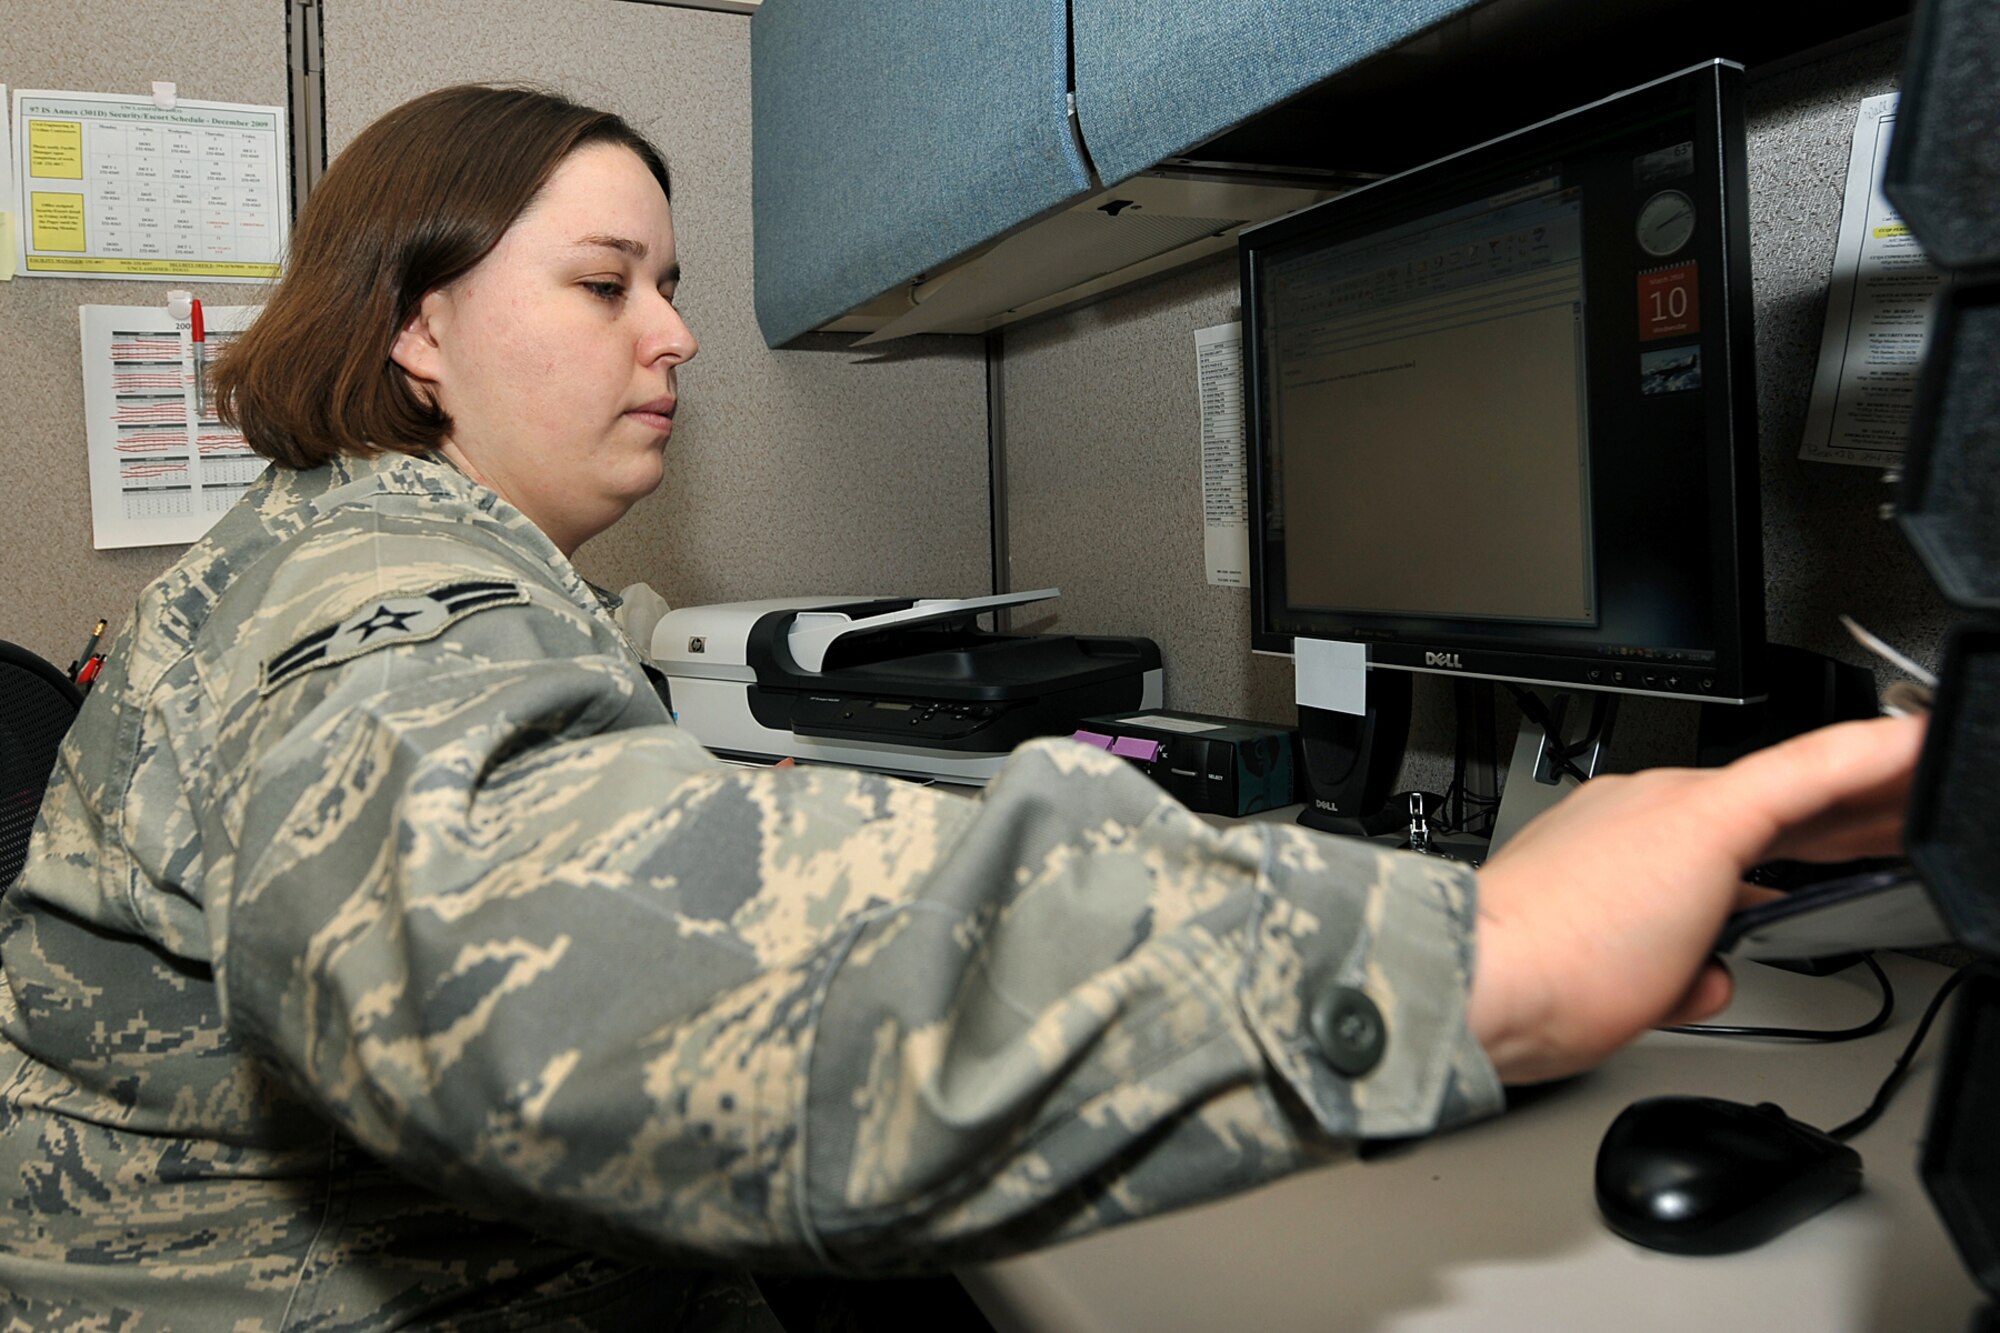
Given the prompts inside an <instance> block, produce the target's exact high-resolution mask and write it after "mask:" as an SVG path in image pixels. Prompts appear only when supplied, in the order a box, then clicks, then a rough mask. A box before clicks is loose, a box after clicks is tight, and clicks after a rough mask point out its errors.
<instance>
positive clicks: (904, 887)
mask: <svg viewBox="0 0 2000 1333" xmlns="http://www.w3.org/2000/svg"><path fill="white" fill-rule="evenodd" d="M662 717H663V714H661V713H660V710H659V705H658V701H657V699H656V698H654V696H653V695H652V692H651V690H650V689H649V688H648V687H647V685H646V682H645V681H644V679H643V677H642V676H641V675H640V673H639V672H638V671H637V670H636V669H635V668H634V667H633V665H632V663H631V661H630V659H629V658H628V657H626V656H624V655H622V653H621V652H620V651H618V650H617V649H616V647H615V646H614V645H613V643H612V642H611V641H610V640H609V639H607V638H606V637H605V632H604V631H603V630H602V629H601V628H600V627H596V626H594V625H593V624H592V623H591V618H590V617H588V616H585V615H583V614H582V613H581V612H580V611H578V610H577V609H576V608H574V607H570V608H568V609H567V610H565V609H563V608H562V607H560V606H558V605H555V604H553V603H551V601H550V600H549V598H547V597H546V596H543V595H540V594H538V595H536V596H534V597H531V598H528V599H527V600H525V601H523V602H520V603H518V604H503V605H497V606H493V607H490V608H487V609H482V610H479V611H478V612H477V613H475V614H470V615H467V616H465V617H464V618H462V619H460V620H458V621H457V622H455V623H454V624H452V625H450V626H449V627H448V628H447V629H446V630H445V631H444V632H443V633H441V634H438V635H437V636H435V637H432V638H429V639H426V640H424V641H422V642H414V643H408V644H402V645H398V646H395V647H389V648H384V649H382V650H380V651H372V652H369V653H367V654H366V655H364V656H357V657H355V658H354V659H353V660H351V661H348V662H345V663H341V664H336V665H330V666H326V667H323V668H321V669H317V670H311V671H307V672H304V673H303V674H300V675H297V676H295V677H292V678H289V679H285V680H284V681H283V683H281V684H280V685H278V686H277V687H276V688H275V689H272V690H270V691H268V692H266V693H263V694H261V695H258V696H256V697H250V696H249V695H248V694H247V692H244V697H243V698H241V699H240V700H239V701H238V702H237V703H235V704H233V705H231V706H229V707H228V708H226V709H225V717H224V721H223V724H222V725H223V731H222V736H221V739H220V742H219V745H218V763H219V772H220V773H221V774H223V776H221V777H219V778H218V782H219V784H220V787H221V789H220V790H218V792H217V793H216V794H215V795H216V796H217V798H218V799H216V800H214V801H212V802H210V803H209V804H210V805H211V806H212V807H213V808H215V809H217V810H219V811H222V812H224V814H223V815H222V816H221V817H222V818H224V819H225V821H226V822H227V824H228V825H229V827H228V828H226V829H224V830H216V831H212V832H211V834H210V842H211V845H217V837H216V835H217V833H225V834H226V842H227V845H228V846H229V847H230V848H232V849H233V850H232V851H231V853H230V854H229V856H228V857H227V858H226V862H227V863H226V864H225V865H222V866H219V867H217V878H218V879H220V880H222V881H223V883H222V884H219V885H218V886H217V890H215V891H212V892H211V898H210V901H209V902H208V904H207V911H208V914H209V919H210V930H211V935H212V937H213V943H214V951H215V957H216V960H217V978H218V982H219V984H220V986H221V989H222V994H223V997H224V1002H225V1005H226V1010H227V1014H228V1020H229V1024H230V1026H231V1028H232V1030H234V1031H235V1032H237V1033H238V1034H239V1035H241V1036H242V1037H243V1038H244V1039H245V1040H246V1041H247V1042H248V1043H250V1044H251V1046H252V1047H253V1049H255V1050H256V1051H258V1053H259V1054H260V1055H262V1056H263V1057H264V1058H265V1059H267V1060H268V1061H269V1062H270V1063H271V1064H272V1065H274V1066H275V1067H276V1068H278V1069H279V1070H280V1071H281V1072H282V1073H283V1074H284V1075H285V1076H286V1077H287V1078H288V1080H289V1081H290V1082H292V1083H293V1084H294V1085H296V1086H297V1087H298V1088H299V1089H300V1090H301V1091H302V1092H303V1093H304V1094H305V1095H306V1096H308V1097H309V1098H310V1099H312V1100H313V1101H314V1102H315V1103H316V1104H317V1105H318V1106H319V1107H320V1108H321V1109H322V1110H323V1112H324V1113H325V1114H326V1115H327V1116H329V1117H330V1118H331V1119H332V1120H334V1121H335V1122H336V1123H337V1124H339V1125H340V1126H341V1127H342V1128H343V1129H344V1130H345V1131H346V1132H348V1133H349V1134H351V1135H353V1136H354V1137H355V1138H356V1139H357V1140H358V1141H359V1142H360V1143H361V1144H362V1145H364V1146H365V1147H366V1148H368V1149H369V1150H370V1151H372V1152H373V1153H375V1154H376V1155H378V1156H379V1157H381V1158H383V1159H384V1160H386V1161H388V1162H390V1163H392V1164H393V1165H395V1166H397V1167H398V1168H400V1169H401V1170H403V1171H404V1172H406V1173H408V1174H410V1175H412V1176H414V1177H416V1178H417V1179H420V1180H422V1181H424V1182H425V1183H427V1184H429V1185H431V1186H433V1187H435V1188H437V1189H438V1190H440V1191H443V1192H446V1193H448V1194H451V1195H453V1196H454V1197H457V1198H460V1199H463V1200H466V1201H468V1202H472V1203H475V1204H480V1205H485V1206H491V1207H495V1208H501V1209H505V1210H508V1211H510V1212H513V1213H516V1214H517V1215H520V1216H523V1217H527V1218H530V1219H533V1220H534V1222H535V1224H536V1225H538V1226H541V1227H545V1228H557V1229H559V1230H561V1231H562V1232H563V1233H564V1234H565V1235H566V1236H568V1237H571V1238H580V1239H588V1240H591V1241H592V1242H593V1243H596V1244H600V1245H603V1246H606V1247H609V1248H612V1249H616V1250H620V1251H623V1252H628V1253H633V1252H636V1253H646V1254H652V1255H659V1254H662V1253H668V1254H671V1253H687V1252H690V1251H692V1252H698V1253H701V1254H705V1255H708V1256H711V1257H715V1258H720V1259H729V1260H734V1261H740V1262H744V1263H749V1264H757V1265H763V1266H792V1265H812V1266H832V1267H838V1268H844V1269H853V1270H886V1269H895V1268H901V1267H908V1266H912V1265H918V1264H938V1263H944V1262H957V1261H962V1260H966V1259H971V1258H977V1257H988V1256H993V1255H998V1254H1003V1253H1008V1252H1013V1251H1016V1250H1019V1249H1022V1248H1026V1247H1029V1246H1033V1245H1037V1244H1042V1243H1046V1242H1048V1241H1050V1240H1053V1239H1056V1238H1059V1237H1062V1236H1066V1235H1071V1234H1076V1233H1078V1232H1081V1231H1084V1230H1089V1229H1093V1228H1095V1227H1098V1226H1103V1225H1108V1224H1111V1223H1114V1222H1117V1221H1120V1220H1123V1219H1126V1218H1132V1217H1138V1216H1143V1215H1147V1214H1150V1213H1155V1212H1159V1211H1163V1210H1165V1209H1168V1208H1172V1207H1175V1206H1178V1205H1181V1204H1185V1203H1189V1202H1194V1201H1198V1200H1200V1199H1204V1198H1208V1197H1212V1196H1215V1195H1217V1194H1219V1193H1223V1192H1227V1191H1231V1190H1235V1189H1241V1188H1245V1187H1248V1186H1251V1185H1254V1184H1257V1183H1259V1182H1261V1181H1264V1180H1268V1179H1271V1178H1273V1177H1275V1176H1277V1175H1279V1174H1282V1173H1284V1172H1287V1171H1289V1170H1292V1169H1295V1168H1297V1167H1298V1166H1300V1165H1302V1164H1305V1163H1308V1162H1314V1161H1319V1160H1325V1159H1328V1158H1330V1157H1333V1156H1337V1155H1339V1154H1340V1153H1342V1152H1343V1151H1344V1150H1345V1149H1346V1148H1348V1147H1349V1146H1351V1145H1352V1144H1353V1143H1354V1142H1355V1141H1356V1140H1358V1139H1362V1138H1368V1137H1376V1136H1402V1135H1410V1134H1420V1133H1425V1132H1429V1131H1431V1130H1434V1129H1436V1128H1438V1127H1440V1126H1443V1125H1447V1124H1450V1123H1453V1122H1455V1121H1457V1120H1460V1119H1464V1118H1467V1117H1469V1116H1472V1115H1475V1114H1478V1113H1481V1112H1484V1111H1487V1110H1491V1109H1494V1108H1495V1107H1496V1106H1497V1103H1498V1089H1497V1085H1496V1083H1495V1081H1494V1078H1493V1074H1492V1071H1491V1069H1490V1066H1488V1065H1487V1063H1486V1061H1485V1059H1484V1057H1483V1056H1482V1055H1481V1054H1480V1053H1479V1051H1478V1049H1477V1047H1476V1045H1475V1044H1474V1043H1473V1042H1472V1041H1471V1040H1470V1038H1469V1037H1468V1035H1467V1032H1466V1029H1465V1018H1464V997H1465V991H1466V987H1467V982H1468V978H1469V974H1470V969H1471V966H1472V957H1471V952H1470V949H1471V945H1470V939H1471V924H1470V923H1471V919H1472V912H1473V884H1472V881H1471V877H1470V876H1469V875H1468V874H1466V873H1464V872H1462V871H1460V870H1458V869H1456V868H1455V867H1452V866H1450V865H1448V864H1446V863H1441V862H1438V861H1435V860H1433V859H1430V858H1422V857H1405V856H1398V855H1391V854H1385V853H1381V852H1379V851H1377V850H1376V849H1374V848H1372V847H1369V846H1366V845H1364V844H1360V843H1348V842H1342V841H1338V840H1330V839H1321V838H1318V837H1316V836H1314V835H1311V834H1308V833H1306V832H1305V831H1304V830H1301V829H1298V828H1296V827H1294V826H1290V825H1251V824H1243V825H1237V826H1234V827H1231V828H1228V829H1217V828H1214V827H1211V826H1209V825H1208V824H1206V823H1204V822H1203V821H1201V820H1200V819H1198V818H1196V817H1194V816H1192V815H1190V814H1189V813H1188V812H1186V811H1185V810H1184V809H1182V808H1181V807H1179V806H1178V805H1176V804H1175V803H1173V802H1172V801H1171V800H1169V799H1168V798H1166V797H1165V796H1164V795H1163V794H1162V793H1161V792H1160V791H1159V790H1158V789H1157V788H1156V787H1154V786H1153V784H1151V783H1150V782H1148V781H1147V780H1146V779H1145V778H1144V777H1143V776H1141V775H1140V774H1138V773H1137V772H1136V771H1134V770H1132V769H1130V768H1129V767H1128V766H1126V765H1125V764H1123V763H1122V762H1120V761H1118V760H1115V759H1113V758H1111V757H1109V756H1106V755H1103V754H1101V753H1100V752H1097V751H1094V750H1090V749H1088V748H1086V747H1083V746H1079V745H1073V744H1071V743H1069V742H1038V743H1035V744H1031V745H1029V746H1027V747H1024V748H1023V749H1022V750H1021V751H1020V752H1019V753H1018V754H1017V755H1016V756H1015V757H1014V758H1013V759H1012V760H1011V761H1010V762H1009V764H1008V765H1007V766H1006V768H1005V770H1004V771H1003V773H1002V774H1001V776H1000V777H999V778H998V779H997V780H996V781H995V782H994V783H993V784H992V785H991V787H990V788H989V789H988V790H987V792H986V793H985V794H984V796H983V797H982V798H980V799H977V800H968V799H965V798H962V797H958V796H954V795H951V794H947V793H942V792H938V791H935V790H931V789H928V788H923V787H919V786H916V785H913V784H909V783H904V782H899V781H895V780H892V779H887V778H883V777H879V776H873V775H867V774H861V773H855V772H848V771H843V770H835V769H826V768H809V769H784V770H753V769H744V768H738V767H733V766H725V765H720V764H718V763H716V762H715V761H714V760H713V759H711V758H710V757H709V756H708V755H707V753H706V752H705V751H704V750H702V749H701V747H700V746H699V745H697V744H696V743H695V742H694V741H693V740H692V739H691V738H690V737H689V736H687V735H686V734H685V733H683V732H680V731H679V730H678V729H676V728H675V727H673V726H672V725H671V724H670V723H665V722H664V721H662V720H661V718H662Z"/></svg>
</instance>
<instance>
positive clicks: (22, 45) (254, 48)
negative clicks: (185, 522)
mask: <svg viewBox="0 0 2000 1333" xmlns="http://www.w3.org/2000/svg"><path fill="white" fill-rule="evenodd" d="M0 25H3V27H4V33H5V36H4V37H0V83H5V84H6V85H7V88H8V103H9V105H8V110H7V114H8V115H9V116H10V117H11V116H12V114H13V107H12V101H13V91H14V90H15V89H17V88H40V89H62V90H68V91H81V92H108V93H127V94H142V95H143V94H150V93H151V92H152V87H153V81H154V80H155V79H160V80H166V81H169V82H172V83H174V84H175V85H176V87H177V89H178V91H179V92H180V94H181V95H182V96H183V97H192V98H200V99H203V100H205V101H216V102H250V103H260V104H264V105H273V104H278V105H282V104H283V103H284V101H285V6H284V5H282V4H278V3H275V0H205V2H204V0H149V3H146V4H139V5H135V4H130V3H113V0H75V2H74V3H70V4H62V5H37V4H29V3H27V0H6V3H4V4H0ZM9 151H11V148H10V149H9ZM173 285H176V284H171V283H159V282H100V281H78V280H73V279H69V278H15V279H14V280H13V281H12V282H7V283H0V347H4V348H5V349H6V362H5V369H4V370H0V421H4V422H6V423H7V424H6V429H5V433H4V435H0V639H6V640H8V641H10V642H13V643H18V644H21V645H22V646H23V647H26V648H28V649H30V650H31V651H33V652H37V653H40V654H41V655H42V656H43V657H46V658H49V659H50V660H52V661H54V662H55V664H56V665H57V666H58V667H64V666H68V665H69V662H70V659H71V658H72V657H74V656H75V655H76V653H77V650H78V649H80V648H82V647H83V642H84V639H85V637H86V636H87V635H88V634H89V632H90V626H91V624H92V623H93V622H94V621H95V620H96V619H97V617H99V616H107V617H110V618H111V620H112V623H113V624H114V625H116V624H117V623H119V622H121V621H122V620H123V619H124V617H125V613H126V611H127V610H128V609H129V608H130V607H131V605H132V600H133V598H134V597H136V596H137V595H138V592H139V589H140V588H141V587H142V586H144V584H145V583H146V581H147V580H148V579H151V578H152V577H153V576H154V575H156V574H158V573H159V572H160V571H161V570H163V569H165V568H166V567H167V566H168V565H170V564H172V563H173V561H174V559H175V558H176V557H177V556H178V555H179V554H180V552H181V551H182V550H184V549H185V548H184V547H179V546H144V547H135V548H132V549H129V550H122V551H97V550H93V549H92V548H91V544H90V473H89V467H88V464H87V463H86V461H85V454H84V443H83V375H82V370H81V365H82V362H81V357H82V348H81V335H80V333H79V326H78V322H77V307H78V306H81V305H152V304H155V303H157V302H162V301H164V299H165V296H166V289H167V288H168V287H169V286H173ZM189 286H190V287H191V288H192V289H194V290H197V291H198V293H199V295H200V296H201V298H202V300H203V301H205V302H208V303H211V304H214V305H250V304H255V303H256V302H257V301H258V300H260V299H261V297H262V294H263V291H264V288H262V287H261V286H237V285H233V284H222V283H201V284H198V285H197V284H189Z"/></svg>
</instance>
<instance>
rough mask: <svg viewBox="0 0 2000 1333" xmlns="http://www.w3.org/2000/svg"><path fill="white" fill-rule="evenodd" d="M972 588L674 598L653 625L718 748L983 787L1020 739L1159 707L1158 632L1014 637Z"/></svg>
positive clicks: (1022, 598) (680, 713)
mask: <svg viewBox="0 0 2000 1333" xmlns="http://www.w3.org/2000/svg"><path fill="white" fill-rule="evenodd" d="M1056 595H1057V590H1056V589H1054V588H1045V589H1042V590H1040V591H1038V592H1025V593H1004V594H1001V595H999V596H996V597H972V598H964V599H958V600H929V599H914V600H913V599H908V598H902V599H897V598H890V599H880V598H877V599H864V598H841V597H802V598H794V599H787V600H775V601H761V602H729V603H723V604H719V605H715V606H691V607H682V608H680V609H678V610H674V611H669V612H668V613H667V614H666V615H665V616H664V617H662V618H661V620H660V622H659V624H658V625H657V626H656V627H655V628H654V630H653V643H652V654H653V661H654V665H656V666H657V667H658V668H659V669H660V670H661V671H663V672H664V673H666V677H667V685H668V689H669V691H670V692H671V694H672V697H673V707H674V713H675V716H676V717H677V718H678V719H679V720H680V724H681V725H682V726H683V727H685V728H687V729H688V730H689V731H691V732H693V733H694V736H695V739H697V740H699V741H700V742H701V743H702V744H703V745H705V746H707V747H708V748H709V749H710V750H712V751H715V752H716V753H718V754H722V755H730V756H743V757H756V758H771V757H783V756H787V755H789V756H793V757H795V758H798V759H803V760H820V761H823V762H827V763H836V764H850V765H854V766H856V767H860V768H871V769H877V770H880V771H882V772H887V773H897V774H903V775H914V776H921V777H934V778H944V779H946V780H948V781H952V782H963V783H969V784H973V785H983V784H984V783H985V782H986V781H987V780H988V779H989V778H991V777H992V776H993V775H994V773H996V772H997V771H999V768H1000V765H1001V763H1002V762H1003V761H1004V760H1005V759H1006V757H1007V754H1008V752H1009V751H1011V750H1012V749H1013V748H1014V747H1015V746H1017V745H1019V744H1020V743H1021V742H1023V741H1025V740H1029V739H1031V738H1033V737H1036V736H1057V735H1060V736H1067V735H1068V734H1070V733H1071V732H1072V731H1074V730H1076V727H1077V723H1078V722H1080V721H1081V720H1082V719H1084V718H1086V717H1091V716H1094V715H1096V714H1100V713H1115V712H1121V711H1125V710H1129V709H1135V708H1157V707H1159V706H1160V695H1161V672H1160V650H1159V647H1158V645H1156V644H1154V643H1153V641H1152V640H1150V639H1141V638H1098V637H1090V636H1085V635H1077V634H1027V635H1021V634H1001V633H996V632H994V631H990V630H982V629H980V628H979V627H978V625H977V624H976V623H975V619H976V617H977V616H978V615H979V614H980V613H981V612H985V611H991V610H994V609H995V608H998V607H1003V606H1019V605H1022V604H1023V603H1027V602H1036V601H1042V600H1044V599H1046V598H1050V597H1054V596H1056Z"/></svg>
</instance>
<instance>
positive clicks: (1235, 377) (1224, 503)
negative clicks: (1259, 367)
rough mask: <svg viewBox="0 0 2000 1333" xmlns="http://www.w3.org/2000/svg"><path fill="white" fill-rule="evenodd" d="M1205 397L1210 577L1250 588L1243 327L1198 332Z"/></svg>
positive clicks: (1205, 542)
mask: <svg viewBox="0 0 2000 1333" xmlns="http://www.w3.org/2000/svg"><path fill="white" fill-rule="evenodd" d="M1194 355H1195V376H1196V384H1197V386H1198V392H1199V396H1200V401H1201V507H1202V556H1203V563H1204V564H1206V566H1207V567H1208V581H1209V582H1210V583H1213V584H1218V585H1220V586H1223V587H1228V588H1247V587H1249V586H1250V502H1249V498H1248V494H1247V483H1246V470H1247V467H1248V460H1247V459H1246V458H1245V456H1244V452H1243V328H1242V326H1241V325H1240V324H1217V325H1215V326H1214V327H1212V328H1206V329H1196V330H1195V331H1194Z"/></svg>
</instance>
